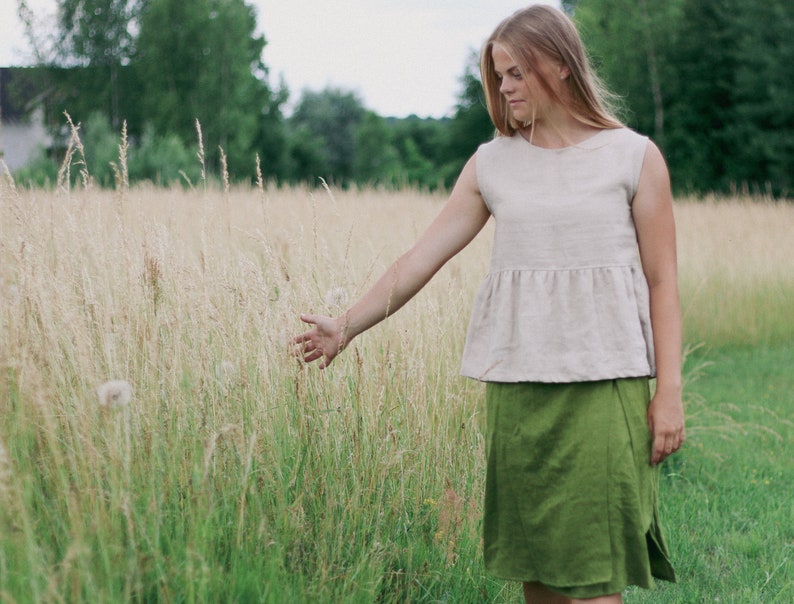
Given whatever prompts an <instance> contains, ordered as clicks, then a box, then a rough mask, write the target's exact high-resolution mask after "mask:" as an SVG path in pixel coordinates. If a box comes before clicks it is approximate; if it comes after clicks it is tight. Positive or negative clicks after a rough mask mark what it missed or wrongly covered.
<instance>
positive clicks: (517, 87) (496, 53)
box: [491, 42, 555, 122]
mask: <svg viewBox="0 0 794 604" xmlns="http://www.w3.org/2000/svg"><path fill="white" fill-rule="evenodd" d="M491 58H492V59H493V65H494V70H495V71H496V76H497V78H498V79H499V82H500V84H499V92H501V93H502V95H503V96H504V97H505V99H506V100H507V103H508V106H509V107H510V113H511V115H512V116H513V118H514V119H515V120H516V121H518V122H529V121H532V120H536V119H539V118H541V117H542V116H543V114H544V113H545V111H546V110H547V109H548V107H549V106H550V104H551V103H552V99H551V98H550V95H549V93H548V92H547V91H546V89H545V88H544V87H543V85H542V84H541V82H540V78H539V76H538V74H536V73H535V72H534V71H530V72H529V73H522V72H521V70H520V69H519V67H518V64H517V63H516V61H515V60H514V59H513V57H511V56H510V53H509V52H507V50H506V49H505V47H504V46H502V45H501V44H499V43H498V42H496V43H494V44H493V46H492V47H491ZM538 66H539V67H540V68H541V69H543V70H544V72H545V71H547V70H550V69H553V68H554V63H553V62H552V61H551V60H549V59H546V58H545V57H542V56H541V57H539V65H538ZM544 75H546V81H547V82H552V85H554V84H553V82H554V80H555V78H553V77H549V75H550V74H545V73H544Z"/></svg>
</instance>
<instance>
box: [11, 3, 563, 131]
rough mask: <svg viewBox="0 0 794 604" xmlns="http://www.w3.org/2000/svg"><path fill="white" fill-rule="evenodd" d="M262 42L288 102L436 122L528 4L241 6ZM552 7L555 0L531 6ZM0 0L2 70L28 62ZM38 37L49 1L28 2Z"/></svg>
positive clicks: (47, 22)
mask: <svg viewBox="0 0 794 604" xmlns="http://www.w3.org/2000/svg"><path fill="white" fill-rule="evenodd" d="M247 1H248V4H250V5H253V6H254V7H255V9H256V11H257V20H258V24H259V32H258V33H262V34H264V36H265V40H266V41H267V46H266V47H265V51H264V55H263V60H264V63H265V65H266V66H267V67H268V68H269V70H270V82H271V84H272V85H274V86H276V85H278V83H279V81H280V80H281V79H282V78H283V80H284V81H285V83H286V85H287V87H288V89H289V90H290V93H291V94H290V102H291V103H294V102H296V101H297V100H298V98H299V97H300V93H301V91H302V90H304V89H307V88H308V89H310V90H314V91H319V90H323V89H325V88H327V87H335V88H341V89H343V90H345V91H353V92H355V93H356V94H357V95H358V97H359V98H360V99H361V101H362V103H363V104H364V106H365V107H367V108H368V109H371V110H373V111H375V112H376V113H378V114H379V115H382V116H395V117H405V116H407V115H411V114H415V115H418V116H420V117H443V116H447V115H451V114H452V113H453V112H454V106H455V102H456V100H457V96H458V94H459V92H460V86H461V85H460V78H461V76H462V75H463V72H464V69H465V67H466V64H467V60H468V57H469V56H470V53H471V52H472V51H479V48H480V46H481V44H482V42H483V41H484V40H485V38H486V37H487V36H488V35H489V34H490V33H491V31H492V30H493V29H494V27H495V26H496V25H497V24H498V23H499V22H500V21H501V20H502V19H503V18H504V17H507V16H508V15H510V14H511V13H513V12H514V11H516V10H518V9H520V8H523V7H524V6H527V5H528V4H533V3H536V2H532V0H399V1H395V0H333V1H331V0H247ZM539 1H540V2H543V3H545V4H552V5H555V6H559V0H539ZM17 2H18V0H0V66H4V67H6V66H17V65H26V64H31V62H32V57H33V52H32V50H31V49H30V47H29V45H28V44H27V42H26V38H25V35H24V31H23V26H22V24H21V23H20V22H19V20H18V19H17V17H16V13H17ZM26 2H27V5H28V7H29V8H30V9H31V11H32V12H33V14H34V18H35V20H36V22H37V23H38V24H39V25H38V27H39V28H40V30H41V31H46V30H47V28H48V27H49V28H51V24H52V23H53V22H54V16H55V6H56V3H55V0H26Z"/></svg>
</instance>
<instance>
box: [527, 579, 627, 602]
mask: <svg viewBox="0 0 794 604" xmlns="http://www.w3.org/2000/svg"><path fill="white" fill-rule="evenodd" d="M524 600H525V601H526V604H622V602H623V598H622V596H621V595H620V594H612V595H609V596H601V597H600V598H586V599H571V598H566V597H565V596H563V595H562V594H558V593H557V592H555V591H552V590H550V589H549V588H548V587H546V586H545V585H543V584H542V583H524Z"/></svg>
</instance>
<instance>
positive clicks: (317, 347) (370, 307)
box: [293, 158, 490, 369]
mask: <svg viewBox="0 0 794 604" xmlns="http://www.w3.org/2000/svg"><path fill="white" fill-rule="evenodd" d="M489 216H490V213H489V212H488V209H487V207H486V206H485V203H484V202H483V199H482V196H481V195H480V190H479V187H478V186H477V175H476V169H475V160H474V158H471V159H470V160H469V161H468V163H467V164H466V166H465V167H464V168H463V170H462V172H461V174H460V176H459V177H458V182H457V183H456V185H455V188H454V189H453V191H452V194H451V195H450V198H449V200H448V201H447V203H446V204H445V205H444V208H443V209H442V210H441V212H440V213H439V214H438V216H437V217H436V218H435V220H434V221H433V222H432V223H431V225H430V226H429V227H428V229H427V230H426V231H425V232H424V234H423V235H422V236H421V237H420V238H419V240H418V241H417V242H416V243H415V244H414V246H413V247H412V248H411V249H409V250H408V251H407V252H405V253H404V254H403V255H402V256H400V257H399V258H398V259H397V260H396V261H395V262H394V263H393V264H392V265H391V266H390V267H389V268H388V269H387V270H386V272H385V273H384V274H383V276H382V277H381V278H380V279H379V280H378V281H377V282H376V283H375V285H373V286H372V288H371V289H370V290H369V291H368V292H367V293H366V294H364V296H363V297H362V298H361V299H360V300H359V301H358V302H356V304H354V305H353V307H351V308H350V309H349V310H348V311H347V312H345V313H344V314H343V315H342V316H340V317H335V318H334V317H323V316H319V315H301V319H302V320H303V321H304V322H306V323H309V324H311V325H313V328H312V329H310V330H309V331H306V332H304V333H302V334H300V335H299V336H297V337H296V338H295V339H294V340H293V342H294V343H295V344H299V345H300V346H301V354H302V355H303V359H304V361H306V362H311V361H316V360H318V359H322V361H321V362H320V368H321V369H324V368H325V367H327V366H328V365H329V364H330V363H331V361H332V360H333V359H334V357H336V355H337V354H339V352H341V351H342V350H343V349H344V348H345V347H346V346H347V345H348V343H349V342H350V341H351V340H352V339H353V338H355V337H356V336H357V335H359V334H360V333H362V332H364V331H366V330H367V329H369V328H370V327H372V326H373V325H376V324H377V323H379V322H380V321H382V320H383V319H385V318H386V317H388V316H389V315H392V314H394V313H395V312H397V310H399V309H400V308H401V307H402V306H403V305H404V304H405V303H406V302H408V300H410V299H411V298H412V297H413V296H415V295H416V294H417V293H418V292H419V290H421V289H422V288H423V287H424V286H425V285H426V284H427V282H428V281H430V279H431V278H432V277H433V275H435V274H436V272H438V270H439V269H440V268H441V267H442V266H443V265H444V264H445V263H446V262H447V261H448V260H449V259H450V258H452V257H453V256H454V255H455V254H457V253H458V252H459V251H460V250H462V249H463V248H464V247H466V245H467V244H468V243H469V242H470V241H471V240H472V239H474V237H475V235H477V233H479V232H480V230H481V229H482V227H483V226H484V225H485V223H486V222H487V221H488V217H489Z"/></svg>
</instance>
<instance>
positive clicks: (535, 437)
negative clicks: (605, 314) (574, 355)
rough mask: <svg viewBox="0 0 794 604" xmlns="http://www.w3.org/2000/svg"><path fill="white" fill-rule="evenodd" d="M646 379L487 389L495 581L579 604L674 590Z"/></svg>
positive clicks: (489, 562)
mask: <svg viewBox="0 0 794 604" xmlns="http://www.w3.org/2000/svg"><path fill="white" fill-rule="evenodd" d="M649 400H650V388H649V379H648V378H621V379H616V380H605V381H596V382H577V383H563V384H548V383H494V382H491V383H488V384H487V385H486V404H487V431H486V454H487V474H486V485H485V501H484V519H483V529H484V535H483V545H484V552H483V553H484V560H485V568H486V571H487V572H488V573H489V574H491V575H493V576H496V577H499V578H502V579H508V580H517V581H522V582H540V583H543V584H544V585H546V586H547V587H549V588H550V589H552V590H555V591H558V592H560V593H562V594H564V595H566V596H568V597H571V598H593V597H598V596H603V595H608V594H615V593H620V592H622V591H623V590H624V589H625V588H626V587H627V586H629V585H638V586H640V587H646V588H648V587H651V586H652V585H653V577H656V578H658V579H664V580H667V581H675V573H674V571H673V568H672V566H671V564H670V561H669V555H668V550H667V546H666V544H665V542H664V538H663V535H662V530H661V526H660V523H659V514H658V502H657V499H658V467H653V466H651V465H650V456H651V445H652V438H651V434H650V430H649V428H648V421H647V414H646V411H647V407H648V403H649Z"/></svg>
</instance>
